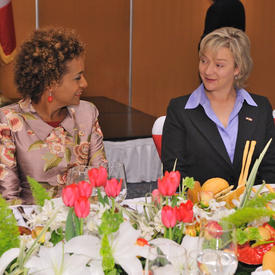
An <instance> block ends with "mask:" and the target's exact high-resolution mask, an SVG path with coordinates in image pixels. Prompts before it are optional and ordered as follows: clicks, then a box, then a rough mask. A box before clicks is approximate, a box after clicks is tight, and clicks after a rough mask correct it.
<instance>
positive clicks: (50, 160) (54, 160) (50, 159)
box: [42, 153, 62, 172]
mask: <svg viewBox="0 0 275 275" xmlns="http://www.w3.org/2000/svg"><path fill="white" fill-rule="evenodd" d="M42 158H43V159H44V160H45V165H44V169H43V170H44V172H47V171H48V170H50V169H52V168H54V167H56V166H58V164H59V163H60V162H61V161H62V158H61V157H58V156H56V155H54V154H52V153H46V154H45V155H44V156H43V157H42Z"/></svg>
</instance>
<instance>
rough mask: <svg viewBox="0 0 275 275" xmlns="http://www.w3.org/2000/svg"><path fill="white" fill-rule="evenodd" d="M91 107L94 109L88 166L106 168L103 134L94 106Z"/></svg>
mask: <svg viewBox="0 0 275 275" xmlns="http://www.w3.org/2000/svg"><path fill="white" fill-rule="evenodd" d="M92 107H93V108H94V110H93V115H92V118H91V121H92V132H91V137H90V156H89V165H91V166H94V167H98V166H107V160H106V156H105V150H104V145H103V133H102V131H101V128H100V125H99V122H98V110H97V108H96V107H95V106H94V105H92Z"/></svg>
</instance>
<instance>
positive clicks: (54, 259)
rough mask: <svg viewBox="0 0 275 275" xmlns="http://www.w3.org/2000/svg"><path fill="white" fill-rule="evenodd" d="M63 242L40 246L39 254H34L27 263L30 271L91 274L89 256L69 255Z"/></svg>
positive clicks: (45, 274)
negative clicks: (88, 265) (49, 246)
mask: <svg viewBox="0 0 275 275" xmlns="http://www.w3.org/2000/svg"><path fill="white" fill-rule="evenodd" d="M63 246H64V245H63V243H62V242H60V243H58V244H57V245H56V246H55V247H51V248H48V247H43V246H42V247H40V250H39V253H38V256H32V257H31V258H30V260H29V261H28V262H27V263H26V265H25V266H26V267H27V268H29V269H30V270H29V273H30V274H32V273H34V274H36V275H78V274H81V275H86V274H87V275H89V274H91V273H90V270H89V268H88V267H86V264H87V263H88V261H89V258H87V257H86V256H83V255H69V254H67V253H64V247H63Z"/></svg>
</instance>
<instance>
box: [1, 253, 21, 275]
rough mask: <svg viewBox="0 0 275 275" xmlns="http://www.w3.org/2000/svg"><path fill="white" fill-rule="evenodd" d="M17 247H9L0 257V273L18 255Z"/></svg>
mask: <svg viewBox="0 0 275 275" xmlns="http://www.w3.org/2000/svg"><path fill="white" fill-rule="evenodd" d="M19 251H20V249H19V248H11V249H9V250H7V251H6V252H5V253H4V254H2V256H1V257H0V275H2V274H4V271H5V270H6V268H7V266H8V265H9V264H10V263H11V262H12V261H13V260H14V259H15V258H17V257H18V255H19Z"/></svg>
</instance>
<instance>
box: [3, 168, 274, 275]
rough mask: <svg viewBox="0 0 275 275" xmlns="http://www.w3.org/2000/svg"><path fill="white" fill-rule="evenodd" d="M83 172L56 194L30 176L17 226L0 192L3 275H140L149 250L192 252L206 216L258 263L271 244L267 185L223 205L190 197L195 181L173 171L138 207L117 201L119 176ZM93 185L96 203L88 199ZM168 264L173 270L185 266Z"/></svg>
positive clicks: (145, 267)
mask: <svg viewBox="0 0 275 275" xmlns="http://www.w3.org/2000/svg"><path fill="white" fill-rule="evenodd" d="M88 177H89V181H80V182H75V183H72V184H70V185H67V186H66V187H64V189H63V191H62V198H58V199H51V198H50V196H49V194H48V193H47V192H46V190H44V189H43V187H41V185H40V184H39V183H38V182H36V181H35V180H34V179H32V178H28V181H29V183H30V185H31V189H32V192H33V196H34V198H35V202H36V205H35V206H33V207H32V210H31V212H28V213H24V214H22V215H23V218H24V219H25V220H26V224H25V226H24V227H23V226H19V230H18V226H17V225H16V220H15V218H14V216H13V215H12V211H11V209H10V208H9V207H8V204H7V202H6V201H5V200H4V199H2V198H1V197H0V218H1V217H2V218H3V219H2V218H1V219H0V229H1V230H0V274H29V275H30V274H35V273H39V274H42V275H43V274H45V275H46V274H47V275H48V274H110V275H112V274H143V272H147V271H148V265H147V263H148V261H149V260H150V253H149V252H150V251H151V250H152V248H155V247H158V249H160V250H161V251H162V254H165V253H168V251H167V247H168V246H169V247H173V249H172V250H174V251H178V252H179V253H181V252H182V248H183V247H184V248H185V249H186V253H189V250H190V249H194V247H195V246H198V235H199V231H200V223H201V222H202V221H205V220H211V221H214V223H212V224H211V226H212V225H214V226H215V227H216V228H219V227H221V228H223V227H224V226H225V225H226V226H228V225H232V224H233V225H235V226H236V227H237V239H238V243H239V251H240V255H247V254H248V252H249V253H250V254H249V255H251V253H252V252H251V251H248V248H247V247H248V244H250V245H249V247H251V246H254V247H258V248H259V249H258V250H259V251H260V250H261V253H260V256H259V257H258V260H259V262H261V261H262V259H263V254H264V253H265V252H266V251H268V250H270V248H271V247H272V246H274V244H275V233H274V232H275V229H274V220H273V218H274V208H272V207H274V205H273V206H271V205H270V202H271V201H272V200H274V199H275V193H271V194H261V190H262V188H263V187H264V184H263V186H262V187H261V188H260V189H259V190H258V191H257V192H256V193H255V195H254V196H253V197H252V196H251V195H249V196H248V195H247V194H246V193H245V194H244V195H243V196H245V202H244V203H242V205H241V203H238V202H237V201H236V202H235V203H236V205H235V207H234V208H228V205H227V203H226V201H218V200H216V199H215V197H214V196H212V195H211V196H210V197H208V194H207V193H204V192H201V194H200V196H193V195H194V190H195V189H197V182H195V181H194V179H193V178H189V177H186V178H184V179H183V180H182V183H181V184H180V174H179V172H178V171H172V172H165V174H164V176H163V177H162V178H160V179H158V188H157V189H155V190H153V192H152V194H148V195H146V196H145V198H144V201H141V202H139V204H140V205H141V206H142V211H138V210H136V209H133V208H132V207H129V206H123V204H119V203H118V202H117V201H116V197H117V196H118V195H119V193H120V190H121V185H122V180H121V179H116V178H112V179H109V180H108V173H107V170H106V169H105V168H104V167H100V168H93V169H90V170H89V171H88ZM94 190H96V191H97V192H96V194H97V199H96V200H95V199H94V198H93V197H91V196H92V194H93V191H94ZM241 202H242V200H241ZM19 233H21V236H19ZM24 233H27V234H24ZM3 240H4V241H3ZM251 244H252V245H251ZM190 247H191V248H190ZM254 252H255V251H254ZM254 252H253V253H254ZM258 254H259V253H258V251H257V255H258ZM241 257H242V256H241ZM171 264H172V266H174V264H175V266H177V270H179V268H180V269H181V270H182V269H183V268H188V267H186V266H185V267H183V266H182V265H179V264H178V262H177V261H175V262H173V261H171ZM146 270H147V271H146ZM147 273H148V272H147ZM147 273H146V274H147ZM171 274H172V273H171Z"/></svg>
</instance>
